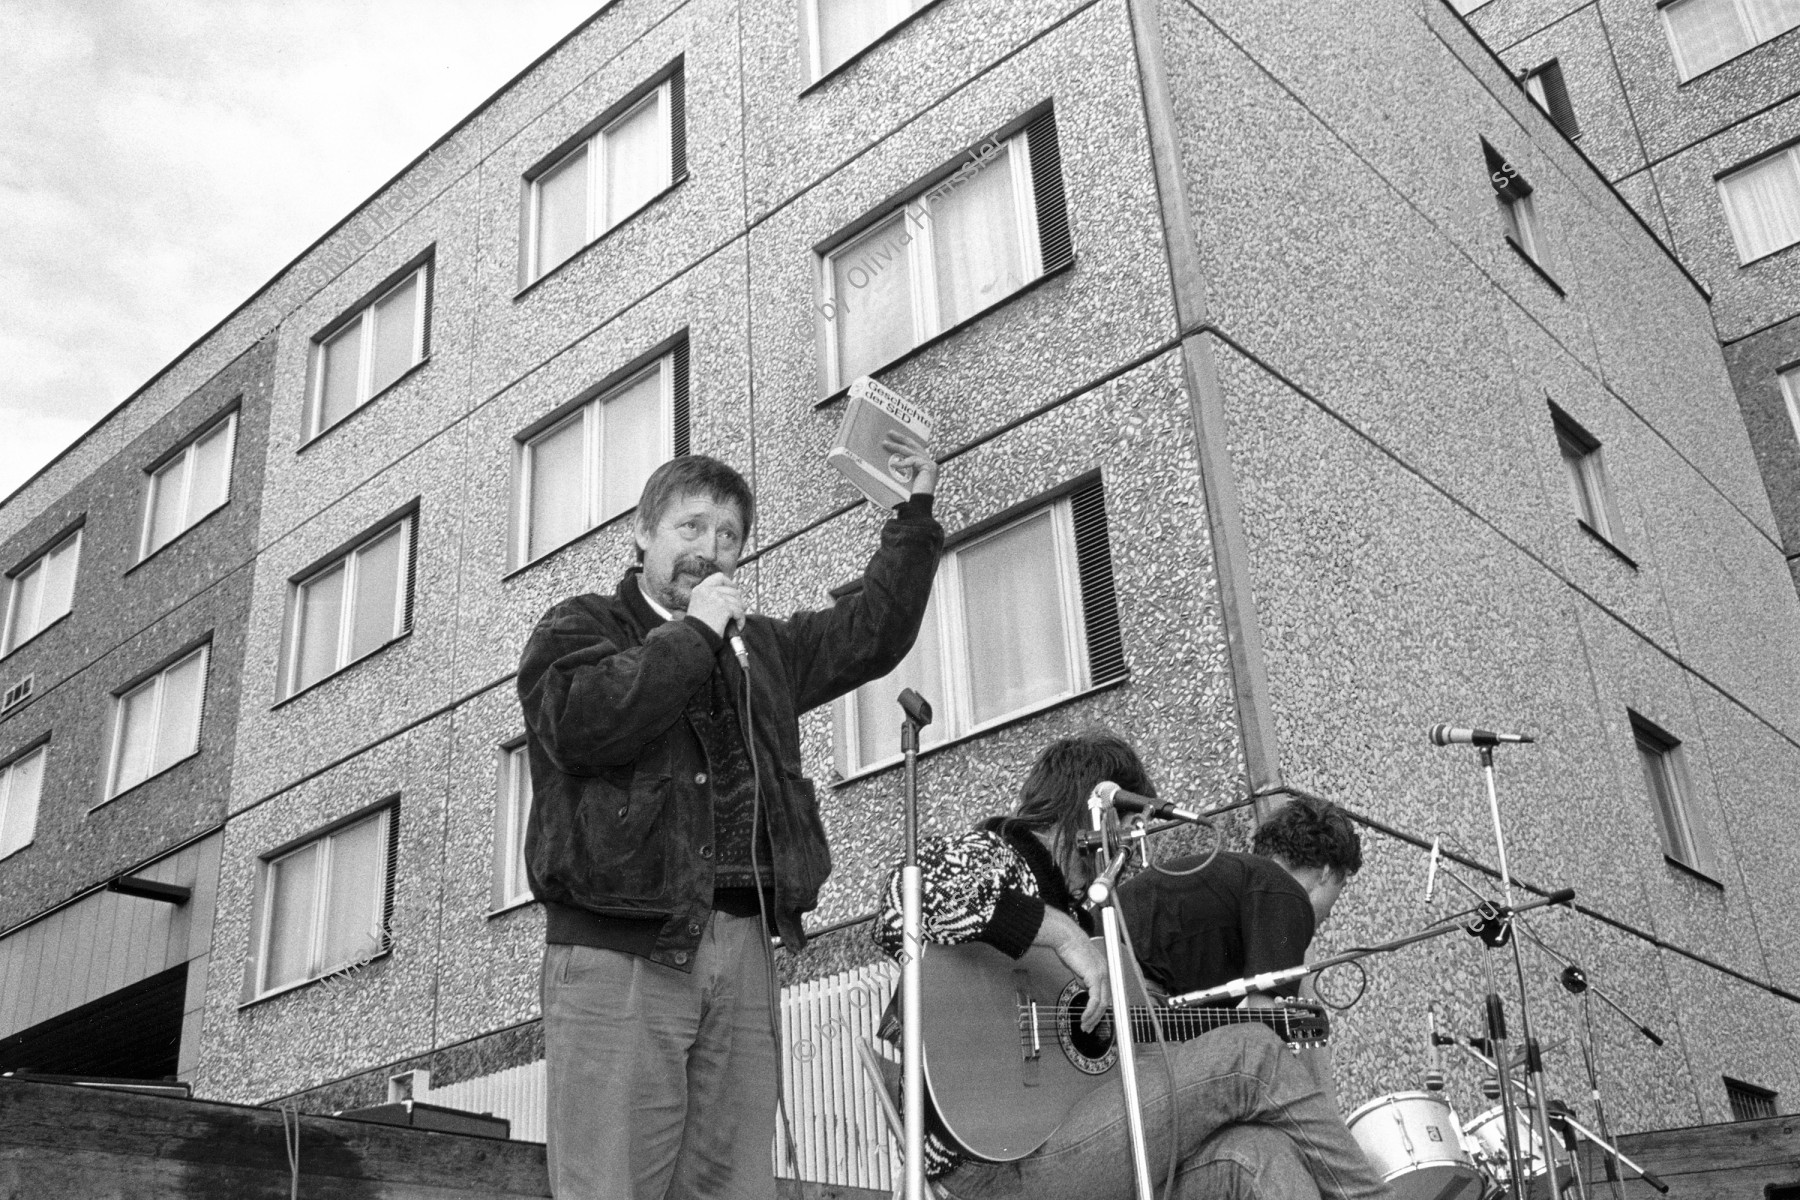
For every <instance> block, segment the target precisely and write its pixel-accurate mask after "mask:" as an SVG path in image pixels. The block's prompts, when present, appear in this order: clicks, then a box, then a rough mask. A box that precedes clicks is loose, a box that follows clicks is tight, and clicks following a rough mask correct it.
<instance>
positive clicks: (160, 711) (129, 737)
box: [106, 646, 209, 800]
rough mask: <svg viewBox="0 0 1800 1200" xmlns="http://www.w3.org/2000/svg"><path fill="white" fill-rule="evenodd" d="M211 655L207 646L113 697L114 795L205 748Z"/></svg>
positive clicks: (110, 786)
mask: <svg viewBox="0 0 1800 1200" xmlns="http://www.w3.org/2000/svg"><path fill="white" fill-rule="evenodd" d="M208 657H209V649H208V647H206V646H202V647H200V648H199V649H198V650H195V651H194V652H193V653H192V654H188V655H185V656H184V657H182V658H181V659H180V660H178V661H177V662H175V663H173V664H171V665H170V666H168V667H165V668H164V669H162V670H161V671H158V672H157V673H156V674H155V675H153V676H151V677H150V678H149V679H146V680H144V682H142V683H140V684H138V685H136V686H135V687H132V688H131V689H130V690H128V691H125V692H121V693H120V694H119V695H117V696H114V697H113V711H112V732H111V738H110V746H109V751H108V753H107V758H106V761H107V767H106V798H107V799H108V800H110V799H112V798H113V797H114V796H117V795H118V794H119V793H121V792H124V791H127V790H129V789H131V788H134V787H136V786H137V785H138V784H140V783H142V782H144V780H146V779H149V778H150V777H151V776H152V775H160V774H161V773H162V772H164V771H166V770H168V769H169V768H170V767H172V766H174V765H175V764H176V763H178V762H180V761H181V760H182V759H184V758H187V757H188V756H190V755H192V754H195V753H198V752H199V749H200V714H201V711H202V710H203V709H204V708H205V705H206V664H207V660H208Z"/></svg>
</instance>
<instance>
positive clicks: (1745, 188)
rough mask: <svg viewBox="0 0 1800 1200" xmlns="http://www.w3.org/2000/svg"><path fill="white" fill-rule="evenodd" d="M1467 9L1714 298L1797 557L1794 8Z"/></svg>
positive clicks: (1798, 212) (1797, 62) (1699, 0)
mask: <svg viewBox="0 0 1800 1200" xmlns="http://www.w3.org/2000/svg"><path fill="white" fill-rule="evenodd" d="M1464 7H1465V8H1467V7H1468V6H1467V5H1465V6H1464ZM1469 20H1470V21H1471V23H1472V24H1474V26H1475V28H1476V29H1477V30H1479V31H1480V32H1481V34H1482V36H1483V37H1484V38H1486V39H1487V40H1488V42H1489V44H1490V45H1492V46H1493V47H1494V48H1495V50H1496V51H1497V52H1498V53H1499V54H1500V56H1501V57H1502V58H1503V59H1504V60H1505V61H1506V62H1507V63H1508V65H1510V66H1511V67H1512V68H1513V69H1514V70H1515V71H1516V72H1518V73H1520V74H1521V75H1522V76H1523V78H1524V82H1525V86H1526V88H1527V89H1528V90H1529V91H1531V92H1532V94H1533V95H1534V96H1536V97H1538V98H1539V99H1540V100H1541V101H1542V103H1544V104H1545V105H1546V106H1547V107H1548V108H1549V109H1550V111H1552V112H1553V113H1555V114H1556V123H1557V124H1558V125H1559V126H1561V127H1562V128H1563V130H1564V131H1565V132H1566V133H1568V135H1569V136H1570V137H1571V138H1572V139H1574V140H1575V142H1576V144H1577V145H1578V146H1580V147H1581V149H1582V151H1583V152H1584V153H1585V154H1587V156H1588V157H1589V158H1590V159H1592V160H1593V162H1594V164H1595V166H1596V167H1598V168H1599V169H1600V170H1601V171H1602V172H1603V173H1605V175H1606V176H1607V178H1609V179H1611V180H1612V181H1613V182H1614V183H1615V184H1616V185H1617V186H1618V188H1619V190H1620V192H1621V193H1622V194H1623V195H1625V196H1626V198H1627V199H1629V200H1630V201H1631V203H1632V205H1633V206H1634V207H1635V208H1636V209H1637V210H1638V211H1639V212H1641V213H1642V214H1643V215H1644V218H1645V220H1647V221H1649V222H1650V223H1651V224H1652V225H1653V226H1655V227H1656V229H1657V231H1658V232H1659V233H1660V234H1661V236H1662V237H1663V239H1664V241H1665V242H1667V244H1668V245H1669V246H1670V247H1671V248H1673V249H1674V250H1675V252H1676V253H1677V254H1679V255H1680V256H1681V259H1682V261H1683V262H1684V263H1686V264H1687V266H1688V267H1689V269H1691V270H1692V271H1693V272H1694V274H1695V276H1696V277H1698V278H1699V279H1700V280H1701V282H1702V283H1703V284H1705V286H1706V287H1707V288H1708V290H1710V291H1711V292H1712V293H1713V297H1714V300H1713V305H1712V311H1713V321H1714V324H1715V325H1716V327H1717V329H1718V335H1719V342H1720V344H1721V345H1722V346H1723V347H1724V350H1725V361H1726V363H1727V365H1728V366H1729V367H1730V370H1731V376H1732V384H1733V386H1734V388H1735V389H1736V391H1737V395H1738V402H1739V404H1740V405H1741V406H1742V408H1743V413H1744V423H1745V425H1746V426H1747V427H1748V428H1749V430H1750V438H1751V444H1752V445H1753V446H1754V447H1755V450H1756V457H1757V463H1758V465H1759V466H1760V467H1761V469H1762V474H1763V479H1764V481H1765V482H1766V484H1767V486H1768V490H1769V503H1770V505H1771V506H1772V508H1773V509H1774V512H1775V516H1776V521H1777V523H1778V525H1779V527H1780V529H1781V531H1782V544H1783V546H1784V547H1785V548H1786V553H1787V556H1788V561H1789V563H1790V564H1793V563H1794V562H1796V561H1800V5H1796V4H1794V3H1792V2H1791V0H1777V2H1773V3H1760V2H1752V0H1677V2H1675V3H1670V4H1663V5H1645V4H1633V3H1610V2H1601V3H1595V4H1580V5H1577V4H1554V5H1524V4H1518V3H1514V2H1512V0H1489V2H1488V3H1486V4H1483V5H1481V6H1479V7H1476V8H1473V9H1472V10H1471V11H1469Z"/></svg>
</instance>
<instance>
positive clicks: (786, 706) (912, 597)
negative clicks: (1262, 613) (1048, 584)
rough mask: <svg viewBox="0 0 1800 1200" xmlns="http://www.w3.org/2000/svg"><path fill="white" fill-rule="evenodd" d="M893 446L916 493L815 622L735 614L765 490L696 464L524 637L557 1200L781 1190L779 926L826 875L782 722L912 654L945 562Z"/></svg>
mask: <svg viewBox="0 0 1800 1200" xmlns="http://www.w3.org/2000/svg"><path fill="white" fill-rule="evenodd" d="M890 439H891V440H890V442H889V443H888V444H887V446H886V449H887V450H888V451H889V452H890V453H891V454H894V455H895V456H896V457H895V460H894V461H895V462H896V464H898V465H903V466H904V467H906V468H908V469H909V470H910V472H911V475H912V495H911V497H910V498H909V499H907V500H906V501H905V502H904V503H902V504H901V505H900V506H899V507H898V508H897V509H896V510H895V511H894V515H893V517H892V519H890V520H889V521H888V522H887V524H886V525H885V526H883V528H882V531H881V544H880V547H879V548H878V549H877V550H876V552H875V554H874V556H873V557H872V558H871V559H870V560H869V564H868V567H867V569H866V571H865V572H864V574H863V578H862V586H861V588H860V589H858V590H857V591H855V592H854V593H853V594H851V595H849V596H846V597H845V598H843V599H842V600H840V601H839V602H838V603H837V604H836V605H834V606H832V607H831V608H828V609H825V610H822V611H819V612H799V613H795V614H793V615H792V616H791V617H789V618H787V619H786V620H775V619H772V618H769V617H764V616H761V615H756V614H750V613H748V612H747V606H746V601H745V596H744V593H743V590H742V589H741V588H740V587H739V585H738V584H737V582H736V581H735V579H734V574H735V571H736V569H737V564H738V560H739V558H740V556H741V555H742V553H743V550H744V545H745V541H746V538H747V537H748V535H749V532H750V527H751V523H752V521H753V520H754V518H755V498H754V496H753V495H752V494H751V491H750V487H749V485H748V484H747V483H746V482H745V481H744V478H743V477H742V476H741V475H739V474H738V473H737V472H736V471H735V470H733V469H732V468H731V467H729V466H727V465H725V464H724V463H722V462H719V461H717V460H716V459H712V458H707V457H705V456H702V455H686V456H683V457H681V458H676V459H673V460H671V461H669V462H667V463H664V464H663V465H662V466H661V467H659V468H657V470H656V471H655V472H654V473H653V474H652V475H651V476H650V479H649V480H648V481H647V482H646V483H645V485H644V490H643V493H642V495H641V496H640V498H639V500H638V507H637V514H636V518H635V524H634V531H635V534H636V538H637V544H638V552H639V559H640V563H639V565H638V566H636V567H633V568H631V569H630V570H628V571H627V572H626V573H625V576H624V578H623V579H622V580H620V582H619V585H618V587H617V589H616V590H615V591H614V592H613V594H611V595H605V596H602V595H597V594H592V593H590V594H585V595H579V596H575V597H572V598H570V599H568V600H565V601H563V602H562V603H560V604H557V605H556V606H555V607H553V608H551V609H550V611H549V612H547V613H545V614H544V616H543V618H542V619H540V620H539V622H538V624H537V626H536V628H535V629H534V630H533V631H532V634H531V638H530V640H529V641H528V642H527V644H526V646H525V652H524V655H523V657H522V659H521V661H520V665H519V676H518V688H519V698H520V701H521V703H522V705H523V708H524V713H525V728H526V745H527V753H528V757H529V759H530V763H531V779H532V787H533V798H532V809H531V818H530V823H529V826H528V829H527V832H526V839H525V858H526V864H527V870H528V874H529V877H530V880H531V887H532V892H533V893H534V894H535V895H536V896H537V898H538V899H539V900H541V901H543V903H544V908H545V913H546V918H547V936H546V940H547V942H548V945H547V946H546V948H545V955H544V972H543V982H542V989H543V992H542V995H543V1013H544V1051H545V1059H546V1067H547V1073H548V1091H549V1096H548V1098H549V1114H548V1117H549V1120H548V1140H549V1164H550V1181H551V1187H552V1191H553V1192H554V1194H555V1195H556V1196H557V1197H558V1200H594V1198H601V1197H604V1198H606V1200H614V1198H617V1200H664V1198H665V1197H669V1198H671V1200H673V1198H675V1197H682V1198H684V1200H685V1198H686V1197H711V1196H718V1197H732V1198H734V1200H735V1198H738V1197H748V1198H757V1200H766V1198H770V1197H773V1196H774V1176H773V1171H772V1169H771V1163H770V1156H769V1149H770V1145H771V1143H772V1139H773V1136H774V1131H775V1103H776V1078H777V1074H776V1063H775V1053H776V1033H775V1029H776V1027H777V1022H776V1020H775V988H774V984H773V980H774V970H773V963H772V959H771V957H770V950H769V935H770V933H771V932H779V933H780V935H781V937H782V940H783V942H784V944H786V945H787V946H789V947H792V948H794V949H796V950H797V949H799V948H800V946H801V945H802V943H803V940H804V937H803V934H802V931H801V923H800V919H801V915H802V914H803V913H805V912H807V911H809V910H810V909H812V908H813V907H814V905H815V904H816V903H817V898H818V892H819V887H820V885H821V884H822V883H823V882H824V881H825V877H826V875H827V874H829V872H830V870H831V856H830V852H829V850H828V849H827V847H826V845H825V834H824V827H823V825H822V823H821V821H820V819H819V811H818V803H817V800H816V797H815V794H814V791H813V785H812V782H811V781H810V780H809V779H807V778H806V777H805V775H804V774H803V772H802V769H801V762H800V742H799V725H798V716H799V714H800V713H802V712H805V711H807V710H809V709H811V708H815V707H817V706H818V705H821V704H824V703H826V702H828V701H830V700H833V699H835V698H837V697H838V696H841V695H843V694H845V693H846V692H849V691H851V690H852V689H854V688H856V687H857V686H858V685H860V684H863V683H866V682H868V681H869V680H871V679H878V678H880V677H881V676H883V675H885V674H887V673H888V672H889V671H891V670H892V669H893V668H894V667H895V666H896V665H897V664H898V663H899V662H900V660H901V659H902V658H903V657H905V655H906V652H907V651H908V650H909V649H910V648H911V647H912V643H913V639H914V637H915V636H916V635H917V633H918V628H919V622H920V620H921V618H922V617H923V616H924V613H925V606H926V603H927V601H928V600H929V599H930V596H931V582H932V578H933V575H934V573H935V571H936V566H937V558H938V553H939V551H940V550H941V549H942V547H943V537H944V534H943V529H942V527H941V526H940V525H939V524H938V522H937V521H936V520H935V519H934V518H933V517H932V513H931V509H932V494H933V492H934V491H935V489H936V484H937V472H938V467H937V462H936V461H935V460H934V459H933V458H932V457H931V455H930V452H929V451H928V450H927V448H926V447H925V446H924V445H923V444H922V443H919V442H917V441H916V440H908V441H900V440H898V437H897V436H896V435H890ZM741 664H747V665H741ZM771 927H772V928H771Z"/></svg>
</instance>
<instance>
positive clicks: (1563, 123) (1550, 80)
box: [1533, 58, 1581, 138]
mask: <svg viewBox="0 0 1800 1200" xmlns="http://www.w3.org/2000/svg"><path fill="white" fill-rule="evenodd" d="M1533 74H1535V75H1536V76H1537V78H1538V81H1539V86H1541V87H1542V88H1543V91H1544V104H1545V106H1546V110H1547V111H1548V112H1549V114H1550V120H1551V121H1552V122H1554V123H1555V125H1556V127H1557V128H1558V129H1560V130H1562V131H1563V136H1564V137H1570V138H1572V137H1575V136H1577V135H1578V134H1580V133H1581V126H1580V125H1579V124H1577V123H1576V121H1575V107H1574V105H1572V104H1570V103H1569V89H1568V87H1567V85H1565V84H1564V83H1563V70H1562V63H1561V62H1559V61H1557V60H1556V59H1554V58H1553V59H1551V60H1550V61H1549V62H1547V63H1545V64H1544V65H1543V66H1542V67H1539V68H1538V69H1537V70H1536V71H1535V72H1533Z"/></svg>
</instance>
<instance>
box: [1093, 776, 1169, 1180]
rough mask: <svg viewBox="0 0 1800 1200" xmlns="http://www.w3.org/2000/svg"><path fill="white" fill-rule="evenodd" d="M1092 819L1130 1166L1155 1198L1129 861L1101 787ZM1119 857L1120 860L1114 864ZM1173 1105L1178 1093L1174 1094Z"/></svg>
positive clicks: (1096, 896) (1097, 902)
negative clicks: (1124, 933)
mask: <svg viewBox="0 0 1800 1200" xmlns="http://www.w3.org/2000/svg"><path fill="white" fill-rule="evenodd" d="M1088 818H1089V820H1090V822H1091V823H1092V827H1093V831H1094V833H1095V834H1096V835H1098V842H1097V844H1096V849H1095V851H1094V865H1095V867H1096V870H1095V874H1094V882H1093V883H1091V884H1089V885H1088V890H1087V891H1088V902H1089V903H1090V904H1092V905H1093V906H1094V908H1096V909H1098V910H1099V913H1100V932H1101V934H1102V936H1103V937H1104V938H1105V939H1106V977H1107V980H1108V982H1109V984H1110V985H1111V991H1112V1028H1113V1044H1114V1045H1115V1046H1116V1047H1117V1048H1118V1051H1119V1080H1120V1082H1121V1083H1122V1084H1123V1085H1124V1088H1125V1122H1126V1129H1127V1131H1128V1132H1129V1133H1130V1135H1131V1167H1132V1171H1133V1173H1134V1175H1135V1178H1136V1181H1137V1200H1152V1196H1153V1189H1152V1185H1151V1182H1150V1156H1149V1151H1148V1149H1147V1147H1148V1142H1146V1140H1145V1137H1144V1106H1143V1100H1142V1099H1141V1098H1140V1096H1139V1094H1138V1077H1137V1054H1136V1052H1135V1050H1134V1047H1133V1045H1132V1032H1131V1003H1130V999H1129V997H1130V993H1129V992H1128V991H1127V984H1126V981H1127V980H1128V979H1129V978H1130V977H1129V976H1128V975H1127V974H1126V973H1125V958H1124V952H1123V940H1122V939H1121V938H1120V937H1119V910H1118V908H1117V906H1116V904H1115V899H1116V894H1115V889H1114V887H1113V880H1115V879H1117V878H1118V874H1119V869H1120V868H1121V867H1123V866H1124V864H1125V853H1126V852H1125V850H1124V849H1123V847H1119V848H1116V849H1115V846H1114V842H1115V841H1116V840H1117V834H1118V828H1119V817H1118V814H1117V813H1116V812H1114V811H1113V806H1112V803H1111V802H1110V800H1108V798H1107V797H1106V796H1105V795H1103V794H1102V792H1101V790H1100V788H1099V787H1095V789H1094V790H1093V791H1092V792H1091V793H1089V795H1088ZM1115 857H1116V858H1117V860H1118V861H1117V863H1115V862H1114V859H1115ZM1169 1102H1170V1103H1171V1104H1173V1103H1174V1102H1175V1097H1174V1096H1170V1097H1169Z"/></svg>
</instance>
